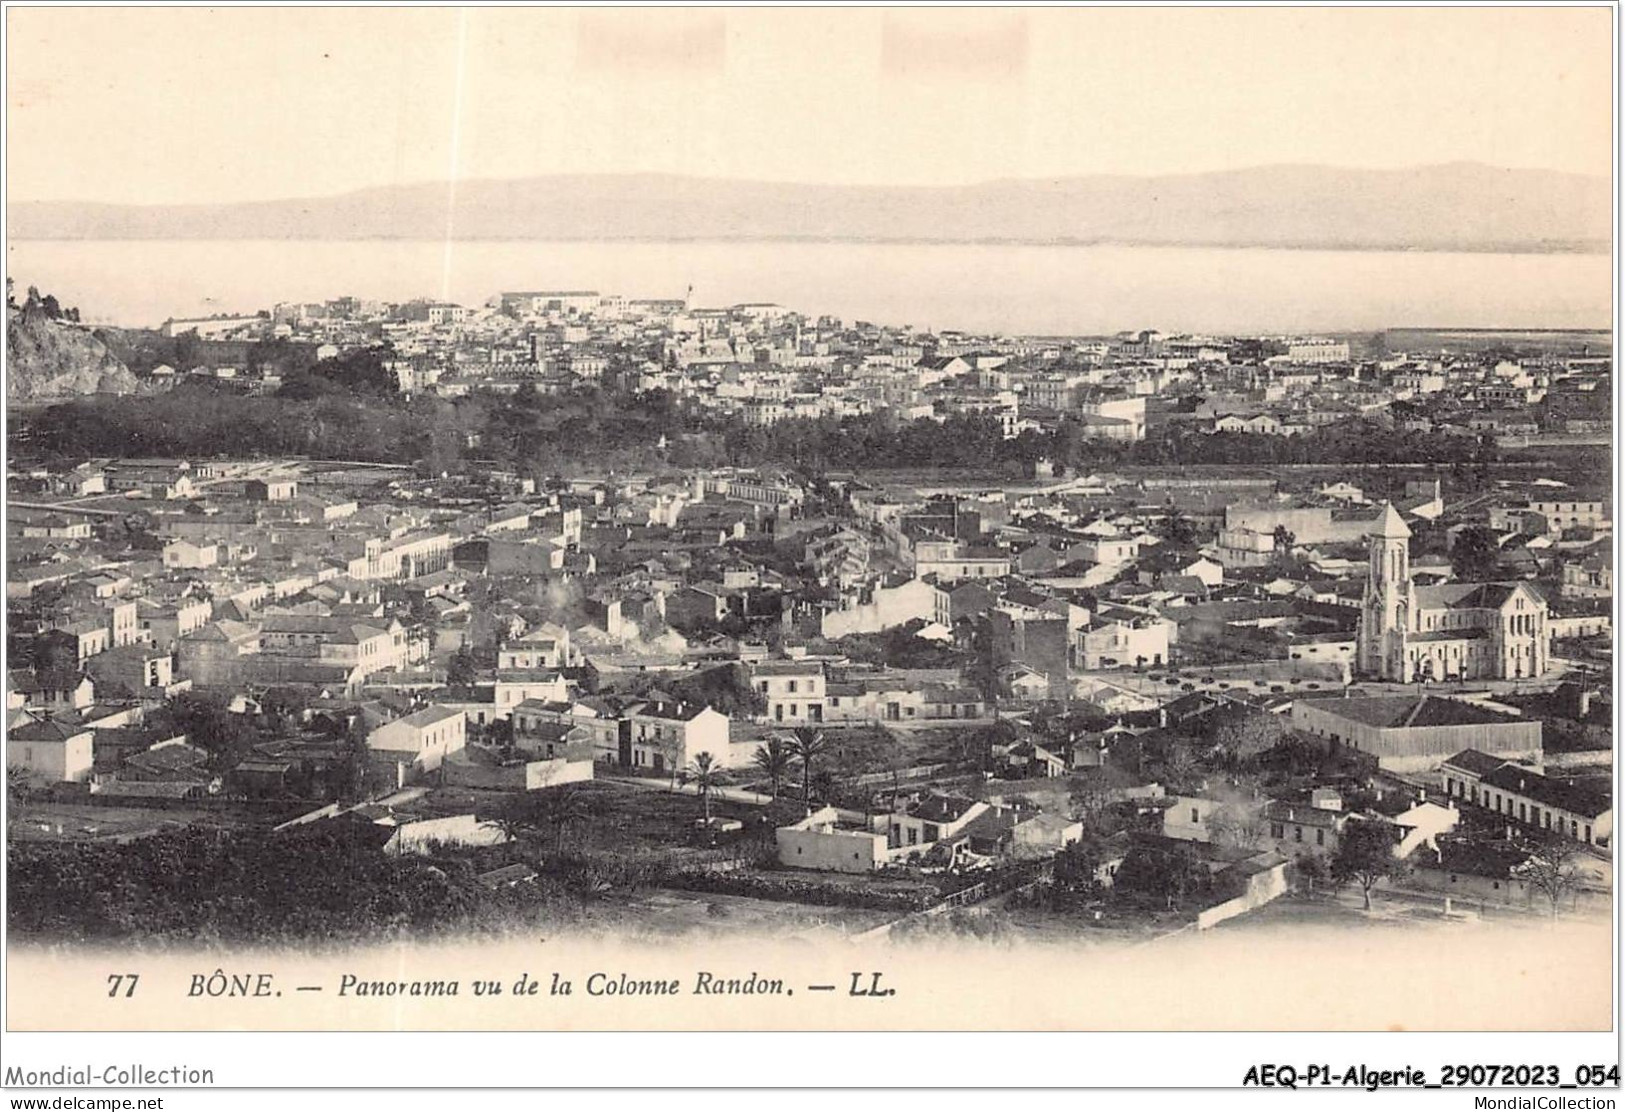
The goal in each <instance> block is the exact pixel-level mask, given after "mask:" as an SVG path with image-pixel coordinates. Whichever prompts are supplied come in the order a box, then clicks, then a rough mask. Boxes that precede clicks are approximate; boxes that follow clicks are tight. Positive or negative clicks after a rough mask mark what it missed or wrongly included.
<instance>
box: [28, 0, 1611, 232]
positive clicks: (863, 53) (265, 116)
mask: <svg viewBox="0 0 1625 1112" xmlns="http://www.w3.org/2000/svg"><path fill="white" fill-rule="evenodd" d="M7 19H8V22H9V28H8V30H9V35H8V40H9V57H8V66H7V90H6V95H7V102H8V106H9V120H8V128H7V152H8V156H9V160H8V161H9V181H8V185H9V191H10V196H11V198H12V199H13V200H91V201H114V202H134V203H184V202H207V201H240V200H254V199H275V198H282V197H297V196H320V195H325V194H332V193H342V192H346V191H349V190H353V189H359V188H363V187H367V186H378V185H388V184H392V183H398V182H422V181H441V180H445V179H447V178H448V177H452V176H457V177H461V178H514V177H526V176H530V175H539V174H556V173H598V172H661V173H680V174H690V175H696V176H704V177H727V178H744V179H754V180H769V181H790V182H832V183H866V184H931V183H942V184H949V183H966V182H975V181H985V180H989V179H995V178H1016V177H1022V178H1025V177H1060V176H1070V175H1081V174H1091V173H1127V174H1157V173H1181V172H1196V171H1203V170H1216V169H1230V168H1239V167H1246V166H1257V165H1263V164H1271V163H1325V164H1332V165H1341V166H1356V167H1400V166H1413V165H1419V164H1426V163H1435V162H1452V161H1460V160H1471V161H1478V162H1485V163H1489V164H1492V165H1498V166H1514V167H1537V168H1546V169H1556V170H1568V171H1577V172H1583V173H1592V174H1607V173H1609V172H1610V170H1611V167H1612V155H1611V151H1610V142H1611V136H1612V121H1611V118H1610V115H1609V112H1610V108H1611V104H1612V94H1611V88H1610V72H1609V67H1610V64H1611V50H1610V46H1611V40H1612V34H1613V32H1612V26H1611V23H1610V20H1611V12H1610V11H1609V10H1608V9H1606V8H1591V9H1562V10H1553V9H1533V8H1523V9H1506V8H1501V9H1459V8H1458V9H1409V10H1408V9H1395V8H1346V9H1307V8H1306V9H1281V8H1274V9H1229V10H1225V9H1206V10H1190V9H1083V10H1079V9H1066V10H1062V9H1041V10H1026V11H1012V10H1008V9H1006V10H985V9H974V10H973V9H937V10H922V9H913V10H897V11H882V10H876V9H836V10H807V9H794V10H792V9H774V10H769V9H729V10H721V9H701V10H686V11H685V10H673V9H668V10H655V9H637V10H605V9H598V10H562V11H561V10H556V9H555V10H527V9H483V10H462V11H459V10H455V9H442V8H435V9H429V8H418V9H382V8H372V9H356V8H350V9H337V10H334V9H320V8H300V9H289V8H283V9H265V8H258V9H256V8H228V9H223V10H215V11H209V10H204V9H196V8H192V9H135V8H123V9H119V8H79V9H43V8H40V9H19V8H12V9H10V10H9V11H8V12H7Z"/></svg>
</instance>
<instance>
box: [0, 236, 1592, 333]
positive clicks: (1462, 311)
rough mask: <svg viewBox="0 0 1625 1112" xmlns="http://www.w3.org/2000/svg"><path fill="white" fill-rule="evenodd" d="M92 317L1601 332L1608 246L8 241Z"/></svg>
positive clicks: (13, 259)
mask: <svg viewBox="0 0 1625 1112" xmlns="http://www.w3.org/2000/svg"><path fill="white" fill-rule="evenodd" d="M7 274H8V275H9V276H10V277H12V278H13V279H15V280H16V283H17V288H18V289H25V288H26V287H27V286H29V285H36V286H38V287H39V288H40V289H41V290H42V291H45V292H50V293H54V294H56V296H57V297H58V298H59V299H60V300H61V302H62V303H63V304H64V305H76V306H79V308H80V311H81V313H82V314H83V316H84V319H86V320H95V321H98V322H105V323H115V324H123V325H156V324H158V323H161V322H162V321H163V320H164V319H166V318H168V317H187V316H199V315H207V314H210V313H235V312H253V311H256V310H259V309H268V308H270V307H271V306H272V305H273V304H275V303H276V302H279V301H319V300H325V299H327V298H331V297H338V296H341V295H347V294H348V295H355V296H358V297H365V298H377V299H382V300H386V301H404V300H408V299H410V298H413V297H425V296H426V297H439V298H446V299H449V300H452V301H457V302H459V303H462V304H471V305H472V304H479V303H482V302H484V301H485V300H486V299H487V298H489V297H490V296H491V295H493V294H495V293H497V292H499V291H502V290H524V289H535V290H544V289H596V290H601V291H606V292H615V293H620V294H624V295H626V296H627V297H630V298H653V297H675V298H680V297H682V296H683V295H684V291H685V290H686V289H687V288H688V287H689V286H690V285H692V286H693V287H694V302H695V304H696V305H702V306H722V305H729V304H734V303H738V302H744V301H770V302H778V303H780V304H782V305H786V306H789V307H790V308H792V309H796V310H799V311H801V312H805V313H810V314H814V315H816V314H823V313H829V314H833V315H835V316H839V317H842V318H845V319H847V320H854V319H861V320H868V321H873V322H876V323H880V324H890V325H902V324H909V325H914V326H916V327H925V328H932V329H961V330H966V331H978V332H1003V333H1011V334H1021V333H1025V334H1034V335H1089V334H1100V333H1111V332H1116V331H1119V330H1122V329H1129V328H1135V329H1138V328H1160V329H1163V330H1165V331H1179V332H1214V333H1221V334H1225V333H1251V332H1265V333H1269V332H1317V331H1345V330H1346V331H1355V330H1367V329H1377V328H1385V327H1402V326H1410V327H1443V326H1450V327H1458V328H1607V327H1609V326H1610V324H1611V315H1612V310H1611V306H1612V292H1611V265H1610V260H1609V259H1608V257H1607V256H1603V255H1567V254H1550V255H1534V254H1528V255H1512V254H1468V253H1444V252H1405V251H1294V250H1273V249H1229V248H1181V247H1115V246H1114V247H1044V246H1017V245H970V244H943V245H914V244H855V243H775V242H767V243H648V242H636V243H630V242H629V243H592V242H568V243H554V242H522V241H501V242H493V241H474V242H470V241H460V242H453V243H451V244H449V245H447V244H445V243H440V242H417V241H373V240H368V241H345V242H324V241H308V240H295V241H264V240H249V241H226V242H217V241H203V240H181V241H162V242H154V241H130V240H121V241H111V242H99V241H67V240H48V241H47V240H21V241H13V242H12V243H10V244H8V246H7Z"/></svg>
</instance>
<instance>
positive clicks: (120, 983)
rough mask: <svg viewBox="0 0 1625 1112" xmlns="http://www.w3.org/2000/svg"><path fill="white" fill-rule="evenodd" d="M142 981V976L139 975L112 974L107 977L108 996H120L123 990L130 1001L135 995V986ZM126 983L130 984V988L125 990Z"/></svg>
mask: <svg viewBox="0 0 1625 1112" xmlns="http://www.w3.org/2000/svg"><path fill="white" fill-rule="evenodd" d="M140 979H141V974H139V973H110V974H108V976H107V984H108V989H107V995H109V996H117V995H118V994H119V989H121V988H123V989H124V996H125V999H129V998H130V997H132V996H134V995H135V984H136V982H137V981H139V980H140ZM126 981H128V982H129V987H128V988H125V985H124V982H126Z"/></svg>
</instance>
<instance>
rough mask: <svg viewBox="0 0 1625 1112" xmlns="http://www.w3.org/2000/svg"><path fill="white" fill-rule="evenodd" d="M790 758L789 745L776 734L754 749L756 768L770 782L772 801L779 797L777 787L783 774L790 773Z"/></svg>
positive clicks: (782, 780)
mask: <svg viewBox="0 0 1625 1112" xmlns="http://www.w3.org/2000/svg"><path fill="white" fill-rule="evenodd" d="M792 757H793V754H792V753H791V752H790V747H789V745H787V744H786V743H785V740H784V739H783V738H781V737H779V736H778V735H777V734H774V735H773V736H772V737H769V738H768V739H767V742H766V744H763V745H759V746H757V748H756V767H757V768H759V769H761V770H762V773H763V774H764V775H765V776H766V777H767V778H768V779H769V780H770V781H771V782H772V784H773V798H774V799H777V798H778V797H779V785H780V784H781V783H783V782H784V774H785V773H787V772H789V771H790V761H791V759H792Z"/></svg>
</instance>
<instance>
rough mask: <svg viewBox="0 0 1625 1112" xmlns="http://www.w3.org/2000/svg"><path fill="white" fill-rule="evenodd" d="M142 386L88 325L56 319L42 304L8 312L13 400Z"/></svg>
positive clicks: (122, 391)
mask: <svg viewBox="0 0 1625 1112" xmlns="http://www.w3.org/2000/svg"><path fill="white" fill-rule="evenodd" d="M137 389H138V385H137V382H136V377H135V375H133V374H131V373H130V369H129V368H128V367H126V366H125V365H124V364H123V363H121V362H120V361H119V360H118V358H117V357H116V356H114V355H113V353H112V352H110V351H108V350H107V347H106V345H105V344H103V343H102V342H101V341H100V340H98V339H97V338H96V337H95V336H94V335H93V334H92V333H91V332H90V330H89V329H86V328H81V327H79V326H78V325H75V324H68V323H64V322H62V321H57V320H52V319H51V317H50V316H49V315H48V314H47V313H46V312H45V311H44V310H43V309H40V308H38V307H29V308H24V309H12V310H9V311H8V312H7V313H6V400H7V401H8V402H31V401H44V400H47V399H51V398H65V397H71V396H73V395H75V394H131V393H134V392H135V391H136V390H137Z"/></svg>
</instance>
